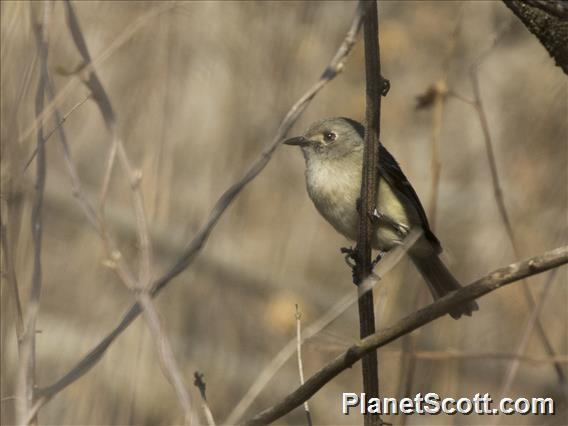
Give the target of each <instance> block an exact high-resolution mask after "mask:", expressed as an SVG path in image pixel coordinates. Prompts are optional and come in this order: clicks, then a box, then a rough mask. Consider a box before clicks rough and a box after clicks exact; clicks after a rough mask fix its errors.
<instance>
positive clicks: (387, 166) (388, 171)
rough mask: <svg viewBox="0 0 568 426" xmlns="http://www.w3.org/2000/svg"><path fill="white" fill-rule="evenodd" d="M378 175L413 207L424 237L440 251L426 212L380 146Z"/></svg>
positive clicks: (403, 176) (394, 162)
mask: <svg viewBox="0 0 568 426" xmlns="http://www.w3.org/2000/svg"><path fill="white" fill-rule="evenodd" d="M379 174H380V175H381V176H382V177H383V178H384V179H385V180H386V181H387V182H388V183H389V185H390V186H391V187H392V188H393V189H395V190H396V191H397V192H399V193H400V194H402V195H403V196H405V197H406V198H407V199H408V200H409V201H410V202H411V203H412V204H413V205H414V207H415V209H416V212H417V213H418V216H419V217H420V221H421V222H422V228H423V229H424V235H425V237H426V238H427V239H428V240H429V241H430V242H432V243H433V244H434V247H435V248H437V249H439V251H441V250H442V247H441V245H440V241H438V238H436V236H435V235H434V233H433V232H432V231H431V230H430V225H429V224H428V218H427V217H426V212H425V211H424V208H423V207H422V203H420V199H419V198H418V195H417V194H416V191H414V188H413V187H412V185H411V184H410V182H409V181H408V179H407V178H406V176H405V175H404V173H403V172H402V170H401V169H400V166H399V165H398V163H397V162H396V160H395V159H394V157H393V156H392V155H391V153H390V152H388V151H387V149H386V148H385V147H384V146H383V145H382V144H381V145H380V148H379Z"/></svg>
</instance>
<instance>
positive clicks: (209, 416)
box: [193, 371, 215, 426]
mask: <svg viewBox="0 0 568 426" xmlns="http://www.w3.org/2000/svg"><path fill="white" fill-rule="evenodd" d="M193 377H194V378H195V380H194V381H193V384H194V385H195V386H196V387H197V389H199V394H200V395H201V406H202V408H203V412H204V414H205V419H206V420H207V425H208V426H215V419H214V418H213V413H212V412H211V409H210V408H209V404H208V403H207V395H206V394H205V381H204V380H203V374H201V373H199V372H198V371H196V372H195V373H193Z"/></svg>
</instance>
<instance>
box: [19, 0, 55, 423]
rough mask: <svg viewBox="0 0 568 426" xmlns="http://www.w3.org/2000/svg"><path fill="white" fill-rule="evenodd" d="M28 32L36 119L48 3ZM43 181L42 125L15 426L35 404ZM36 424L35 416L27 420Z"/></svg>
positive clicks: (40, 109)
mask: <svg viewBox="0 0 568 426" xmlns="http://www.w3.org/2000/svg"><path fill="white" fill-rule="evenodd" d="M30 11H31V12H32V28H33V31H34V35H35V39H36V46H37V50H38V55H39V58H40V72H39V82H38V87H37V91H36V98H35V115H36V117H38V116H39V115H40V114H42V112H43V108H44V98H45V87H46V84H47V54H48V46H49V45H48V29H49V13H50V4H49V1H47V0H46V1H44V3H43V9H42V18H41V23H39V24H38V23H36V22H34V21H35V20H34V17H33V9H30ZM45 180H46V158H45V135H44V132H43V122H40V123H39V125H38V127H37V162H36V182H35V196H34V202H33V209H32V215H31V228H32V237H33V245H34V259H33V273H32V283H31V291H30V296H29V301H28V304H27V309H26V318H25V330H24V336H23V339H22V341H21V347H20V355H21V356H20V366H19V374H18V394H19V397H20V399H19V401H20V403H19V404H18V423H20V424H22V423H24V421H25V420H26V419H27V418H28V416H29V412H30V411H31V409H32V407H33V404H34V402H35V386H36V377H35V375H36V359H35V350H36V341H35V335H36V321H37V315H38V311H39V299H40V295H41V286H42V268H41V266H42V265H41V248H42V246H41V243H42V233H43V221H42V209H43V193H44V189H45ZM30 420H31V422H32V423H35V422H36V418H35V416H33V417H32V418H31V419H30Z"/></svg>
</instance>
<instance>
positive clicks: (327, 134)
mask: <svg viewBox="0 0 568 426" xmlns="http://www.w3.org/2000/svg"><path fill="white" fill-rule="evenodd" d="M335 139H337V135H336V134H335V133H333V132H325V133H324V134H323V140H324V141H326V142H333V141H334V140H335Z"/></svg>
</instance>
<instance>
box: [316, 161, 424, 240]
mask: <svg viewBox="0 0 568 426" xmlns="http://www.w3.org/2000/svg"><path fill="white" fill-rule="evenodd" d="M306 186H307V190H308V194H309V196H310V198H311V199H312V201H313V203H314V205H315V206H316V208H317V210H318V211H319V212H320V214H321V215H322V216H323V217H324V218H325V219H326V220H327V221H328V222H329V223H330V224H331V225H332V226H333V227H334V228H335V229H336V230H337V231H338V232H339V233H341V234H342V235H344V236H345V237H347V238H349V239H350V240H353V241H356V240H357V235H358V230H359V212H358V210H357V200H358V199H359V197H360V191H361V167H342V165H341V163H339V164H329V163H327V164H325V165H320V164H318V163H314V164H308V167H307V168H306ZM378 196H379V199H378V203H377V204H378V209H379V211H380V212H381V213H383V214H387V215H388V216H389V217H391V218H392V219H393V220H395V221H396V222H399V223H401V224H403V225H405V226H409V227H412V226H413V225H415V223H414V222H415V220H412V219H410V218H408V216H407V212H406V210H405V209H404V207H403V206H402V204H401V199H400V194H398V193H397V192H396V191H395V190H393V188H392V187H391V186H390V185H389V184H388V183H387V182H386V181H385V180H384V179H380V180H379V194H378ZM400 241H401V238H400V236H399V235H398V234H397V233H396V232H395V231H394V230H393V229H392V227H390V226H385V225H379V226H378V227H377V232H376V234H375V238H374V239H373V241H372V245H373V247H374V248H375V249H380V250H385V251H387V250H390V249H391V248H392V247H394V246H395V245H397V244H399V243H400Z"/></svg>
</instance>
